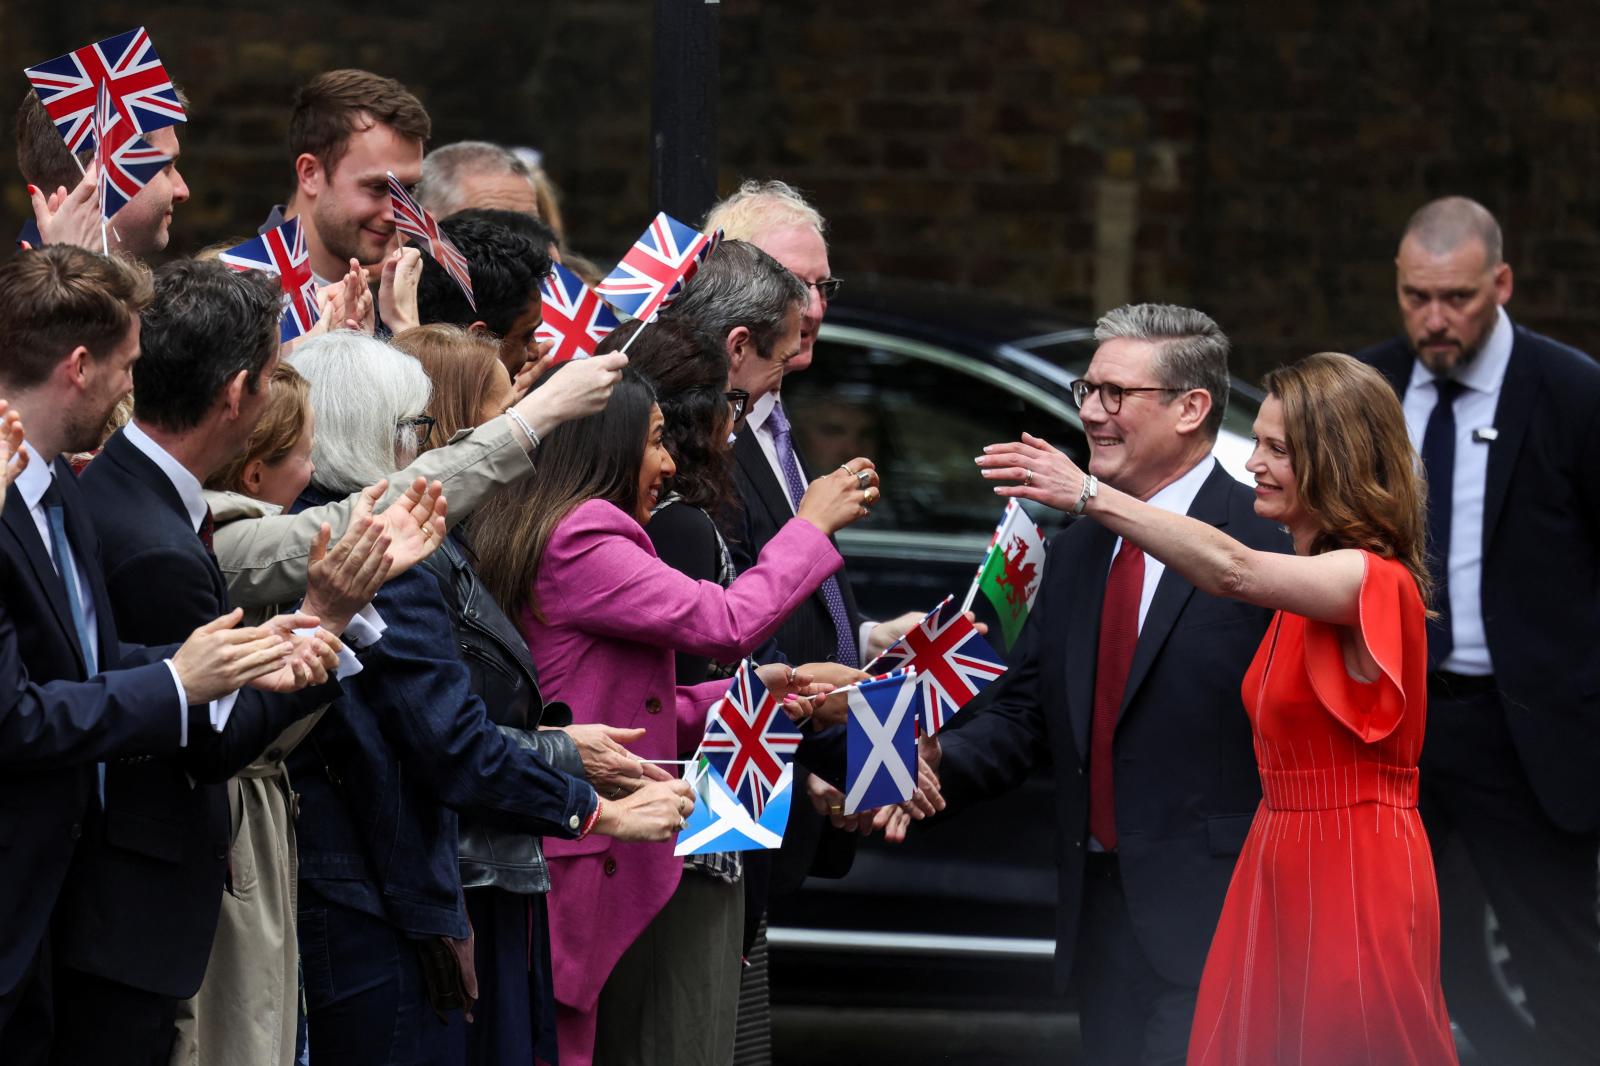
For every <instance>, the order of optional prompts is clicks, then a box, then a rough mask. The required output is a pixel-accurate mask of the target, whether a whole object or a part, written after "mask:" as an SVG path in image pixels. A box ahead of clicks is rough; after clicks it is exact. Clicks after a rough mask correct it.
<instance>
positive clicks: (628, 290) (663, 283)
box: [594, 211, 722, 319]
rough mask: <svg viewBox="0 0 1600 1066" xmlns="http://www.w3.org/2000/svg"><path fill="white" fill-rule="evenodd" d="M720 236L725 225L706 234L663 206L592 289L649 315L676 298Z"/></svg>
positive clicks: (624, 308)
mask: <svg viewBox="0 0 1600 1066" xmlns="http://www.w3.org/2000/svg"><path fill="white" fill-rule="evenodd" d="M721 239H722V231H721V230H718V231H717V232H716V233H713V234H711V235H710V236H707V235H706V234H704V233H699V232H697V231H695V230H694V229H692V228H690V227H689V226H685V225H684V224H683V223H682V222H679V221H678V220H677V219H675V218H673V217H672V216H671V215H669V214H667V213H666V212H665V211H663V212H661V213H660V214H659V215H657V216H656V217H655V221H654V222H652V223H650V228H649V229H647V230H645V231H644V235H643V236H641V237H640V238H639V239H638V240H636V241H634V242H633V247H632V248H629V249H628V254H627V255H625V256H623V257H622V262H620V263H618V264H617V269H615V270H613V271H612V272H611V273H610V275H608V276H607V277H606V279H605V280H604V281H602V282H601V283H600V284H599V285H598V286H596V287H595V290H594V291H595V292H597V293H599V294H600V295H601V296H603V297H605V299H606V301H607V302H608V303H610V304H611V306H612V307H615V308H616V309H617V310H619V311H621V312H623V313H624V314H626V315H629V316H630V317H633V318H637V319H647V318H649V317H650V316H651V315H653V314H655V313H656V312H657V311H659V310H661V309H662V308H664V307H666V306H667V305H668V304H670V303H671V302H672V301H673V300H675V299H677V298H678V295H679V293H681V292H682V291H683V286H684V284H685V283H686V282H688V280H689V279H690V278H692V277H694V272H695V271H696V270H699V269H700V264H701V263H703V262H704V261H705V258H706V256H708V255H710V254H711V250H712V249H713V248H715V247H716V246H717V242H718V241H719V240H721Z"/></svg>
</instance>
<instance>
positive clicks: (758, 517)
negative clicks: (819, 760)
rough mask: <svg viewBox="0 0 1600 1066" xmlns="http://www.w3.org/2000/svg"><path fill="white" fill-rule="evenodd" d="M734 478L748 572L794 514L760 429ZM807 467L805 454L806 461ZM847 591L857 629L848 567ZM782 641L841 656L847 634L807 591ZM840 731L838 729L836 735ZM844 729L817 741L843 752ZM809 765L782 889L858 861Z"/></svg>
mask: <svg viewBox="0 0 1600 1066" xmlns="http://www.w3.org/2000/svg"><path fill="white" fill-rule="evenodd" d="M733 456H734V484H735V486H736V487H737V489H738V492H739V504H740V507H739V513H738V515H737V516H735V517H734V518H731V519H729V520H728V521H726V522H724V523H723V536H724V537H726V538H727V541H728V551H729V553H730V554H731V555H732V556H733V563H734V566H735V567H737V568H738V570H739V572H740V573H743V572H744V571H746V570H748V569H749V568H750V567H752V566H754V565H755V561H756V557H757V556H758V555H760V554H761V549H762V548H764V547H766V545H767V541H769V540H771V539H772V538H773V537H775V536H776V535H777V533H778V530H780V529H782V528H783V526H784V523H785V522H788V521H789V520H790V519H791V518H793V517H794V508H793V507H792V506H790V504H789V496H788V494H787V493H785V492H784V490H783V486H782V485H781V484H780V483H779V482H778V476H777V474H776V473H774V472H773V469H772V465H771V464H770V463H768V462H767V457H766V455H765V453H763V452H762V451H761V445H760V444H758V443H757V442H756V435H755V431H754V430H752V429H750V428H749V427H748V426H747V427H746V428H745V430H744V431H743V432H741V433H740V434H739V436H738V437H737V438H735V440H734V442H733ZM801 463H802V469H804V460H803V459H802V460H801ZM838 578H839V591H840V592H841V593H842V594H843V596H844V607H845V612H846V613H847V614H848V615H849V616H850V630H851V633H852V634H854V633H855V632H857V631H858V630H859V629H860V627H861V614H860V612H859V611H857V609H856V598H855V596H854V594H853V593H851V591H850V579H849V577H848V576H846V574H845V572H844V571H843V570H840V571H839V573H838ZM776 639H777V642H778V647H779V648H780V649H781V650H782V652H783V655H784V658H786V659H788V660H789V661H790V662H791V663H817V662H837V661H838V658H839V635H838V631H837V630H836V629H834V626H833V616H832V615H831V614H829V613H828V603H827V601H826V600H825V599H823V596H822V590H821V589H818V590H817V591H816V592H814V593H812V594H811V595H810V596H808V597H806V600H805V602H804V603H802V604H801V605H800V606H799V607H798V608H796V609H795V611H794V613H793V614H791V615H790V616H789V617H788V618H786V619H785V620H784V622H783V625H781V626H779V627H778V633H777V637H776ZM830 734H832V735H830ZM842 734H843V727H842V726H836V727H834V729H833V730H827V731H824V732H823V733H821V734H818V738H817V741H816V742H815V743H816V744H819V745H821V748H819V749H818V750H821V749H822V748H826V749H828V750H832V751H834V752H835V753H837V751H838V749H839V748H841V747H842V746H843V745H842V742H841V741H840V738H841V736H842ZM805 777H806V771H805V769H804V767H797V768H796V771H795V782H794V789H795V793H794V794H795V801H794V803H792V804H791V805H790V807H789V825H788V828H787V829H786V830H785V831H784V836H783V848H782V850H781V851H779V852H778V855H777V856H776V858H775V860H774V863H773V872H772V886H773V890H774V891H776V892H793V891H796V890H797V889H799V887H800V885H801V883H802V882H804V881H805V879H806V876H807V875H808V874H816V875H817V876H819V877H843V876H844V875H845V874H847V873H849V872H850V866H851V864H852V863H853V862H854V861H855V855H856V837H855V835H854V834H853V833H845V832H841V831H840V830H837V829H835V828H833V826H832V825H830V824H828V820H827V819H826V818H823V817H822V816H821V815H819V814H817V812H816V811H814V810H812V809H811V804H810V803H809V802H808V801H807V800H806V798H805V795H804V792H805Z"/></svg>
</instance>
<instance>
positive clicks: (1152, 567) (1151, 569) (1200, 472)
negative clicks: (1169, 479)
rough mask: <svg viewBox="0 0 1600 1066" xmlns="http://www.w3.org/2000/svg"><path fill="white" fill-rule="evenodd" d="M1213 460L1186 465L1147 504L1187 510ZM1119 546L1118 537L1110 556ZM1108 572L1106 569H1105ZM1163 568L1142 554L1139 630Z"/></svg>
mask: <svg viewBox="0 0 1600 1066" xmlns="http://www.w3.org/2000/svg"><path fill="white" fill-rule="evenodd" d="M1213 463H1214V460H1213V459H1212V457H1211V456H1210V455H1207V456H1206V457H1205V458H1204V459H1201V460H1200V461H1199V462H1198V463H1196V464H1194V466H1192V467H1190V468H1189V469H1188V470H1187V471H1186V472H1185V473H1184V475H1183V476H1182V477H1180V478H1178V480H1176V481H1174V482H1173V483H1172V484H1170V485H1167V486H1166V487H1164V488H1162V489H1161V490H1160V491H1159V492H1157V493H1156V494H1155V495H1154V496H1152V497H1150V499H1149V500H1147V501H1145V502H1147V503H1149V504H1150V506H1151V507H1159V508H1161V509H1162V510H1163V511H1166V512H1168V513H1170V514H1183V515H1186V514H1188V513H1189V508H1191V507H1193V506H1194V498H1195V497H1196V496H1198V495H1199V494H1200V486H1201V485H1204V484H1205V483H1206V478H1208V477H1210V476H1211V469H1212V465H1213ZM1121 550H1122V538H1121V537H1118V538H1117V543H1116V545H1115V547H1113V548H1112V549H1111V558H1112V559H1115V558H1116V557H1117V552H1119V551H1121ZM1108 572H1109V571H1108ZM1166 572H1167V564H1166V563H1163V562H1162V561H1161V560H1160V559H1157V558H1156V557H1155V556H1154V555H1149V554H1147V555H1145V557H1144V587H1143V588H1142V589H1140V590H1139V630H1140V632H1143V631H1144V616H1145V615H1147V614H1149V613H1150V601H1151V600H1153V599H1155V598H1156V586H1157V585H1159V584H1160V583H1161V575H1162V574H1164V573H1166Z"/></svg>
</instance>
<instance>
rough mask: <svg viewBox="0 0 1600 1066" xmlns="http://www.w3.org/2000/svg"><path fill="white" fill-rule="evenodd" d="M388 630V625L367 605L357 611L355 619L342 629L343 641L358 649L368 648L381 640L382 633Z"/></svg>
mask: <svg viewBox="0 0 1600 1066" xmlns="http://www.w3.org/2000/svg"><path fill="white" fill-rule="evenodd" d="M388 628H389V623H387V622H385V621H384V620H383V617H382V616H381V615H379V614H378V612H377V611H376V610H375V609H374V608H373V606H372V604H370V603H369V604H367V605H366V606H365V607H363V608H361V610H359V611H357V612H356V613H355V617H353V618H351V619H350V624H349V625H347V626H345V627H344V639H345V642H346V643H349V644H354V645H355V646H356V647H358V648H370V647H372V645H374V644H376V643H378V641H379V640H380V639H382V637H383V631H384V630H385V629H388Z"/></svg>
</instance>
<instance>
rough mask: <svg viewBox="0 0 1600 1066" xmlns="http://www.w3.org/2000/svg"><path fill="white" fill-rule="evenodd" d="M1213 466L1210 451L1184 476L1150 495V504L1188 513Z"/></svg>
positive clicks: (1173, 512)
mask: <svg viewBox="0 0 1600 1066" xmlns="http://www.w3.org/2000/svg"><path fill="white" fill-rule="evenodd" d="M1211 466H1212V458H1211V455H1210V454H1209V453H1208V454H1206V455H1205V456H1204V457H1202V458H1201V460H1200V461H1199V462H1197V463H1195V464H1194V465H1193V466H1191V467H1190V468H1189V470H1188V472H1187V473H1185V474H1184V475H1183V476H1182V477H1180V478H1179V479H1178V480H1176V481H1174V482H1172V483H1171V484H1169V485H1166V486H1164V487H1162V488H1161V489H1160V490H1159V491H1157V492H1156V494H1155V495H1154V496H1152V497H1150V500H1149V503H1150V506H1152V507H1159V508H1161V509H1162V510H1163V511H1169V512H1171V513H1172V514H1188V513H1189V508H1191V507H1193V506H1194V498H1195V497H1196V496H1198V495H1199V494H1200V486H1201V485H1204V484H1205V483H1206V478H1208V477H1210V476H1211Z"/></svg>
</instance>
